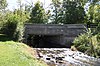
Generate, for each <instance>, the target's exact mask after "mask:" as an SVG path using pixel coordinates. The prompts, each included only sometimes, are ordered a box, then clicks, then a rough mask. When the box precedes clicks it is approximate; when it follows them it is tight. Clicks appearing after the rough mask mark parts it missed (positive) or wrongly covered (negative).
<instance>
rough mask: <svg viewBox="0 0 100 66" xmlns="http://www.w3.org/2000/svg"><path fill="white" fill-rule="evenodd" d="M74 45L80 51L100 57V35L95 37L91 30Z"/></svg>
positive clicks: (77, 39)
mask: <svg viewBox="0 0 100 66" xmlns="http://www.w3.org/2000/svg"><path fill="white" fill-rule="evenodd" d="M73 43H74V46H75V47H76V48H77V49H78V50H79V51H82V52H84V53H86V54H88V55H90V56H94V57H99V56H100V34H95V35H94V34H93V32H92V31H91V29H88V31H87V32H86V33H84V34H81V35H79V36H78V37H76V38H75V40H74V41H73Z"/></svg>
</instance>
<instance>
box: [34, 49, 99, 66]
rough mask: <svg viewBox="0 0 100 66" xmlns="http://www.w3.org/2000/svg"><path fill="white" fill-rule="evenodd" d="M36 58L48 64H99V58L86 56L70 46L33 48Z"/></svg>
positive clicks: (65, 65)
mask: <svg viewBox="0 0 100 66" xmlns="http://www.w3.org/2000/svg"><path fill="white" fill-rule="evenodd" d="M35 49H36V51H37V58H38V59H41V60H43V61H45V62H46V63H47V64H48V65H49V66H100V58H98V59H97V58H94V57H91V56H88V55H86V54H84V53H82V52H79V51H72V50H71V49H70V48H35Z"/></svg>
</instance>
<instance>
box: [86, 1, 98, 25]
mask: <svg viewBox="0 0 100 66" xmlns="http://www.w3.org/2000/svg"><path fill="white" fill-rule="evenodd" d="M98 2H99V1H98V0H97V1H93V2H92V3H91V4H90V6H89V10H88V14H87V16H88V20H89V23H97V24H98V23H99V22H100V4H98Z"/></svg>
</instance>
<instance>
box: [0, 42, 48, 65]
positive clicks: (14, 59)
mask: <svg viewBox="0 0 100 66" xmlns="http://www.w3.org/2000/svg"><path fill="white" fill-rule="evenodd" d="M30 50H31V49H30V47H28V46H27V45H25V44H23V43H17V42H13V41H7V42H0V66H47V65H46V64H45V63H44V62H42V61H39V60H37V59H36V58H34V57H35V56H33V55H34V52H33V51H34V50H33V51H30ZM32 54H33V55H32Z"/></svg>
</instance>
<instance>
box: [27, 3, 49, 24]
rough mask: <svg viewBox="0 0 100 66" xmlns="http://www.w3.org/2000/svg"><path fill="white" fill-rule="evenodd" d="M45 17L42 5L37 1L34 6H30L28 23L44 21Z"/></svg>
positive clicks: (45, 20)
mask: <svg viewBox="0 0 100 66" xmlns="http://www.w3.org/2000/svg"><path fill="white" fill-rule="evenodd" d="M47 21H48V20H47V17H46V13H45V10H44V8H43V6H42V5H41V4H40V2H39V1H38V2H37V3H36V4H35V6H34V7H33V8H32V12H31V14H30V19H29V22H30V23H46V22H47Z"/></svg>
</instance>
